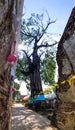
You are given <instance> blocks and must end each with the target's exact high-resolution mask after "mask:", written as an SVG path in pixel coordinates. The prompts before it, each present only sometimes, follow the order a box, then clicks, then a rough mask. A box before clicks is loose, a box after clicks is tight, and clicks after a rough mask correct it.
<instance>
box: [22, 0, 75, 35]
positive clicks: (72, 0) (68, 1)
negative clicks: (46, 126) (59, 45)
mask: <svg viewBox="0 0 75 130" xmlns="http://www.w3.org/2000/svg"><path fill="white" fill-rule="evenodd" d="M74 6H75V0H24V9H23V11H24V13H25V18H29V17H30V15H31V13H36V14H37V13H38V14H42V13H45V11H46V10H47V11H48V14H49V16H50V18H51V20H55V19H56V23H55V24H52V25H51V28H50V32H51V33H54V34H55V33H57V34H61V35H62V33H63V31H64V28H65V26H66V23H67V21H68V18H69V16H70V13H71V11H72V9H73V7H74Z"/></svg>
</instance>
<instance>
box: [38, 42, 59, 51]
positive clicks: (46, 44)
mask: <svg viewBox="0 0 75 130" xmlns="http://www.w3.org/2000/svg"><path fill="white" fill-rule="evenodd" d="M57 43H58V42H55V43H53V44H51V45H49V44H48V43H47V42H46V43H45V45H43V44H42V45H40V46H38V49H39V48H41V47H52V46H54V45H56V44H57Z"/></svg>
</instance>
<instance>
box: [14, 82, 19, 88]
mask: <svg viewBox="0 0 75 130" xmlns="http://www.w3.org/2000/svg"><path fill="white" fill-rule="evenodd" d="M14 88H16V90H19V88H20V85H19V84H18V83H16V82H14Z"/></svg>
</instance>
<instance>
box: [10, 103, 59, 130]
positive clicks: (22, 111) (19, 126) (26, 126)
mask: <svg viewBox="0 0 75 130" xmlns="http://www.w3.org/2000/svg"><path fill="white" fill-rule="evenodd" d="M50 124H51V123H50V120H48V119H47V118H45V117H43V116H41V115H40V114H37V113H36V112H34V111H32V110H30V109H27V108H25V107H24V106H23V105H22V104H14V105H13V106H12V130H57V129H56V128H53V127H51V126H50Z"/></svg>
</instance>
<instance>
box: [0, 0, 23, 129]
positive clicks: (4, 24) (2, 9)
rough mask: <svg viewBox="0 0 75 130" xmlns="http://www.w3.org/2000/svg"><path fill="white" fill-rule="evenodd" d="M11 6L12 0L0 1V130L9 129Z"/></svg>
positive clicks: (11, 41)
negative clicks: (8, 61)
mask: <svg viewBox="0 0 75 130" xmlns="http://www.w3.org/2000/svg"><path fill="white" fill-rule="evenodd" d="M19 2H20V1H19ZM13 6H14V0H10V1H9V0H0V130H10V129H11V127H10V116H11V99H10V97H11V88H10V64H9V63H7V58H8V56H9V54H10V53H11V48H12V43H13V41H14V39H15V32H16V29H15V28H14V26H13V20H12V12H13ZM19 10H20V8H19ZM19 15H20V14H19ZM20 17H21V16H20Z"/></svg>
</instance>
